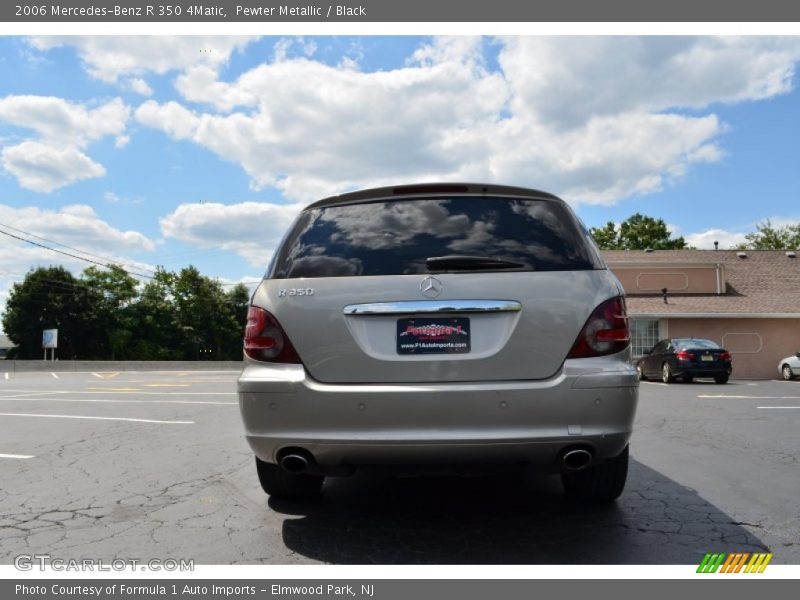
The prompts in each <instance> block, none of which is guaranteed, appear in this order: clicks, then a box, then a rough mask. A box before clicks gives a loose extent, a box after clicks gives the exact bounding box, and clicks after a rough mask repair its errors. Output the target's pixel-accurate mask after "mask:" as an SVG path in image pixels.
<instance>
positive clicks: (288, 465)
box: [278, 448, 592, 474]
mask: <svg viewBox="0 0 800 600" xmlns="http://www.w3.org/2000/svg"><path fill="white" fill-rule="evenodd" d="M278 464H279V465H280V467H281V469H283V470H284V471H286V472H287V473H294V474H300V473H306V472H308V471H309V470H310V469H312V468H313V467H314V457H313V456H312V455H311V453H310V452H308V451H306V450H290V451H287V452H285V453H284V454H283V455H282V456H281V457H280V458H279V459H278ZM591 464H592V453H591V452H589V451H588V450H586V449H585V448H572V449H567V451H566V452H564V454H563V455H562V456H561V466H562V468H563V469H564V470H565V471H580V470H581V469H585V468H587V467H589V466H591Z"/></svg>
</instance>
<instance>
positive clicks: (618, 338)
mask: <svg viewBox="0 0 800 600" xmlns="http://www.w3.org/2000/svg"><path fill="white" fill-rule="evenodd" d="M630 343H631V332H630V328H629V327H628V315H627V312H626V310H625V299H624V298H622V297H621V296H617V297H616V298H611V299H610V300H606V301H605V302H603V303H602V304H601V305H600V306H598V307H597V308H595V309H594V312H592V314H591V315H590V316H589V320H588V321H586V325H584V326H583V329H582V330H581V332H580V334H578V338H577V339H576V340H575V343H574V344H573V345H572V350H570V352H569V354H568V355H567V358H589V357H592V356H605V355H606V354H616V353H617V352H621V351H622V350H624V349H625V348H627V347H628V345H629V344H630Z"/></svg>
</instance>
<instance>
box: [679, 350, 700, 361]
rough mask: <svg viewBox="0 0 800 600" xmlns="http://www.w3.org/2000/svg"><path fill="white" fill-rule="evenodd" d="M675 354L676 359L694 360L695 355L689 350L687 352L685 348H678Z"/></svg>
mask: <svg viewBox="0 0 800 600" xmlns="http://www.w3.org/2000/svg"><path fill="white" fill-rule="evenodd" d="M675 356H676V358H677V359H678V360H694V359H695V356H694V354H692V353H691V352H687V351H686V350H679V351H678V352H676V353H675Z"/></svg>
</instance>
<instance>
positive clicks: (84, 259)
mask: <svg viewBox="0 0 800 600" xmlns="http://www.w3.org/2000/svg"><path fill="white" fill-rule="evenodd" d="M0 233H2V234H3V235H7V236H8V237H12V238H14V239H17V240H19V241H21V242H26V243H28V244H32V245H33V246H38V247H39V248H44V249H45V250H50V251H51V252H58V253H59V254H63V255H64V256H69V257H70V258H76V259H78V260H82V261H84V262H88V263H92V264H95V265H99V266H101V267H111V266H115V267H119V268H120V269H122V270H123V271H125V272H126V273H127V274H128V275H135V276H136V277H144V278H145V279H155V277H153V276H152V275H145V274H144V273H137V272H136V271H129V270H127V269H124V268H123V267H122V266H121V265H120V264H118V263H115V262H113V261H109V262H108V263H102V262H99V261H96V260H92V259H90V258H85V257H83V256H78V255H76V254H70V253H69V252H64V251H63V250H59V249H58V248H51V247H50V246H45V245H44V244H40V243H39V242H34V241H33V240H29V239H26V238H24V237H20V236H18V235H14V234H13V233H9V232H8V231H3V230H2V229H0ZM78 252H82V250H78Z"/></svg>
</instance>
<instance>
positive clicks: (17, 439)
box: [0, 371, 800, 564]
mask: <svg viewBox="0 0 800 600" xmlns="http://www.w3.org/2000/svg"><path fill="white" fill-rule="evenodd" d="M237 375H238V373H235V372H232V371H225V372H170V373H166V372H160V373H130V372H122V373H15V374H8V375H4V374H3V373H0V563H2V564H9V563H11V562H13V558H14V557H15V556H17V555H18V554H22V553H27V554H30V553H46V554H49V555H51V556H52V557H58V558H62V559H65V560H68V559H82V558H102V559H106V560H110V559H112V558H129V559H131V558H137V559H149V558H160V559H165V558H176V559H180V558H185V559H188V558H192V559H194V560H195V562H196V564H238V563H244V564H251V563H275V564H295V563H316V562H327V563H348V564H364V563H380V564H384V563H400V564H416V563H464V564H469V563H487V564H488V563H491V564H494V563H501V564H502V563H507V564H528V563H567V564H571V563H593V564H617V563H625V564H628V563H630V564H672V563H682V564H697V563H699V561H700V560H701V559H702V557H703V555H704V554H705V553H706V552H709V551H722V552H734V551H751V552H752V551H760V552H763V551H766V550H769V551H770V552H773V553H774V555H775V556H774V558H773V563H784V564H786V563H789V564H798V563H800V544H798V539H800V521H799V520H798V518H797V515H798V514H800V487H798V481H800V478H799V477H798V453H799V452H800V433H798V419H800V382H781V381H762V382H746V381H733V382H731V383H729V384H728V385H715V384H714V383H713V382H711V383H704V382H696V383H693V384H673V385H669V386H667V385H664V384H661V383H655V382H653V383H650V382H648V383H644V384H643V385H642V389H641V400H640V405H639V413H638V417H637V424H636V431H635V434H634V438H633V441H632V446H631V449H632V457H633V460H632V463H631V471H630V475H629V479H628V486H627V488H626V491H625V493H624V494H623V496H622V498H621V499H620V500H619V501H618V502H617V503H616V504H615V505H612V506H608V507H600V508H596V507H595V508H586V507H583V506H580V505H575V504H570V503H567V502H565V501H564V498H563V497H562V495H561V494H562V492H561V488H560V483H559V482H558V479H557V478H554V477H541V476H535V475H532V474H530V473H526V472H524V471H510V472H506V473H503V474H501V475H498V476H496V477H466V478H456V477H438V478H431V477H428V478H383V477H378V476H375V475H356V476H355V477H353V478H350V479H336V480H331V481H329V482H326V486H325V488H324V495H323V497H322V499H321V500H320V501H317V502H311V503H304V504H298V503H279V502H270V503H269V504H268V499H267V497H266V496H265V495H264V494H263V492H262V491H261V489H260V487H259V486H258V482H257V479H256V476H255V470H254V465H253V459H252V456H251V453H250V451H249V449H248V448H247V445H246V443H245V441H244V438H243V435H242V427H241V423H240V421H239V415H238V408H237V404H236V395H235V380H236V377H237Z"/></svg>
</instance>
